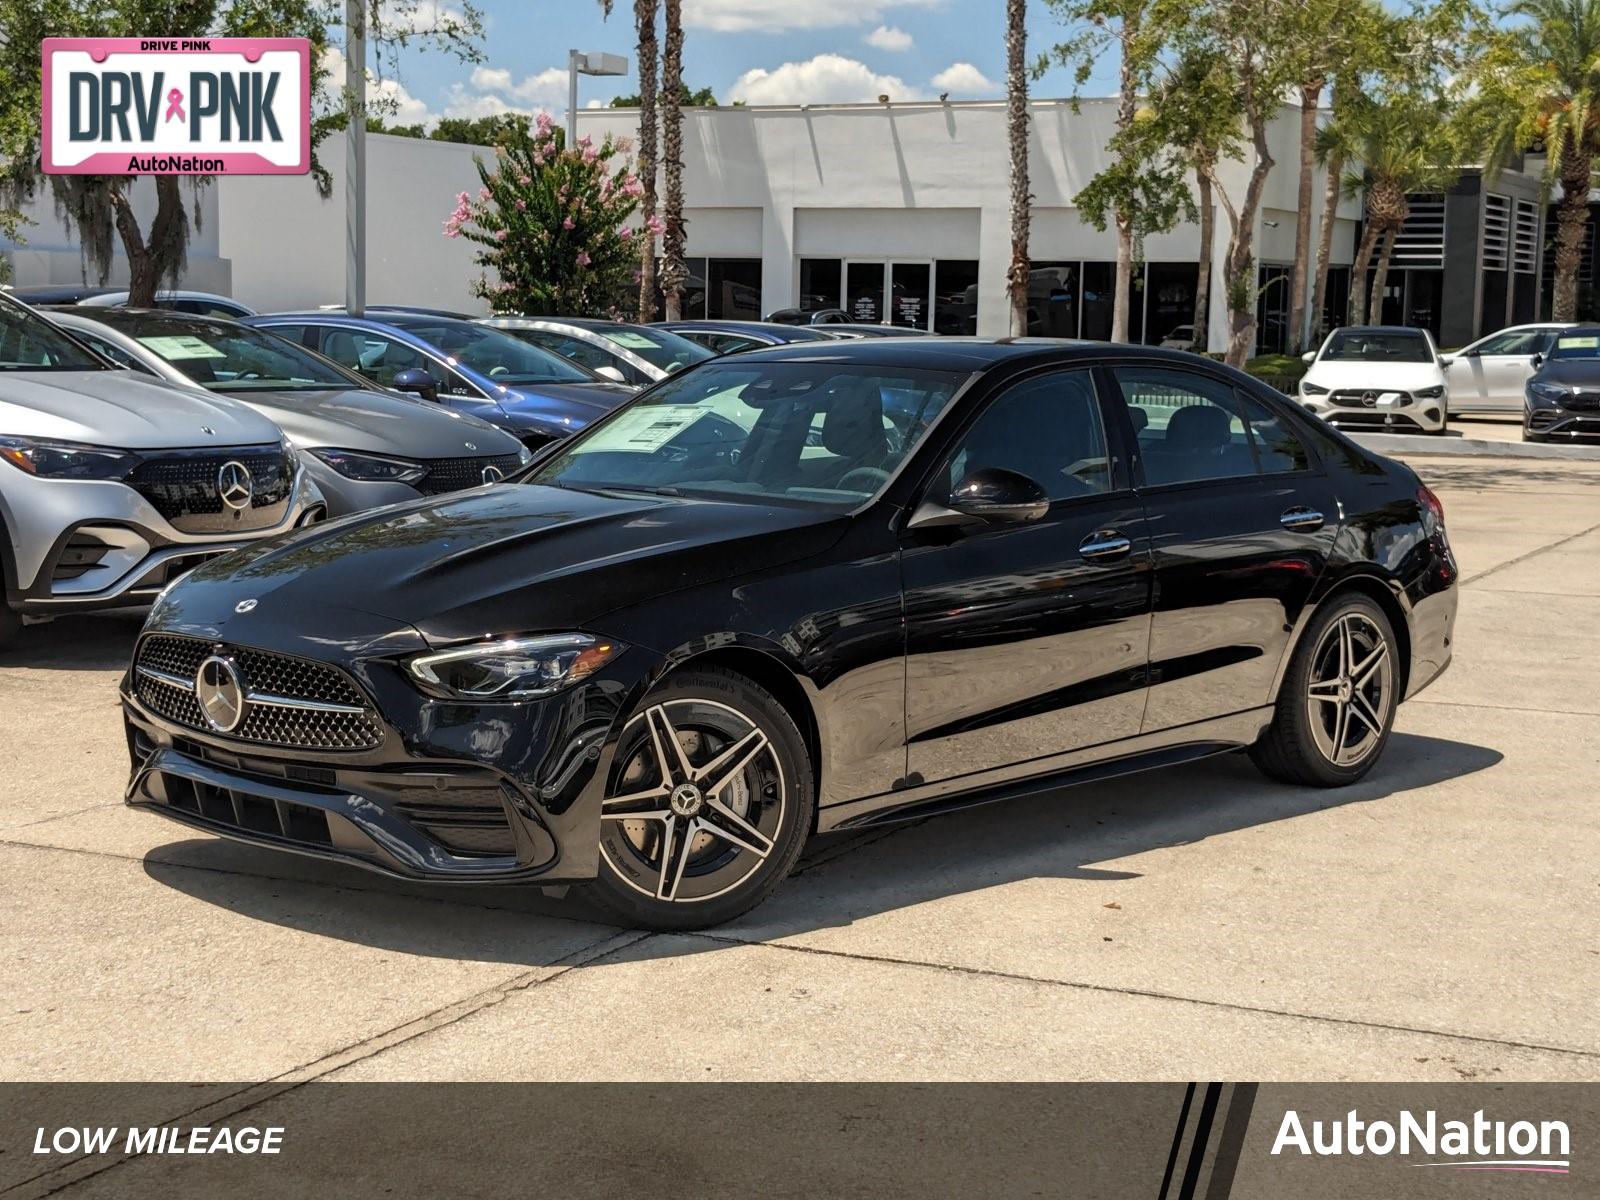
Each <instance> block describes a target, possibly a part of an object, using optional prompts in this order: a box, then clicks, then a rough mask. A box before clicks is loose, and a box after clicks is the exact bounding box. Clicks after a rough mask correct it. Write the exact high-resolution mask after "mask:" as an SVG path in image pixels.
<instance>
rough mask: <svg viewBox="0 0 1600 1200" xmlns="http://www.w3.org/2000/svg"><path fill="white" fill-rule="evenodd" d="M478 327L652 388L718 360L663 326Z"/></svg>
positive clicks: (524, 322) (506, 321)
mask: <svg viewBox="0 0 1600 1200" xmlns="http://www.w3.org/2000/svg"><path fill="white" fill-rule="evenodd" d="M479 324H481V325H487V326H489V327H490V328H491V329H499V330H502V331H504V332H505V333H509V334H510V335H511V336H512V337H516V338H521V339H522V340H523V341H525V342H528V343H530V344H532V345H535V346H539V347H542V348H543V349H545V350H549V351H551V352H552V353H554V354H559V355H561V357H562V358H566V359H570V360H571V361H573V362H575V363H577V364H578V365H579V366H581V367H583V368H585V369H586V370H589V371H593V372H594V373H595V374H596V375H599V376H601V377H603V378H606V379H611V380H614V381H615V382H617V383H626V384H630V385H632V386H633V387H649V386H650V385H651V384H652V383H656V382H659V381H660V380H662V379H665V378H666V377H667V376H668V375H671V374H672V373H673V372H675V371H681V370H683V369H684V368H685V367H692V366H694V365H695V363H698V362H704V361H705V360H706V359H708V358H715V357H716V353H715V352H714V351H712V350H708V349H707V348H706V347H705V346H702V345H701V344H700V343H698V342H692V341H690V340H689V339H688V338H685V337H679V336H678V335H677V334H675V333H673V332H671V331H670V330H667V329H663V328H661V327H660V326H659V325H630V324H626V323H624V322H621V321H602V320H599V319H597V318H588V317H521V316H501V317H483V318H481V319H480V321H479Z"/></svg>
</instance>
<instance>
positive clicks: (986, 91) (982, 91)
mask: <svg viewBox="0 0 1600 1200" xmlns="http://www.w3.org/2000/svg"><path fill="white" fill-rule="evenodd" d="M932 82H933V86H934V87H936V88H938V89H939V90H940V91H941V92H951V93H954V94H955V97H956V99H958V100H959V99H962V98H963V97H966V96H994V95H997V94H998V93H999V92H1000V91H1001V90H1002V89H1001V87H1000V85H999V84H998V83H996V82H995V81H994V80H992V79H990V78H989V77H988V76H987V75H985V74H984V73H983V72H982V71H980V70H978V68H977V67H975V66H973V65H972V64H971V63H964V62H958V63H951V64H950V65H949V66H948V67H946V68H945V69H944V70H942V71H940V72H939V73H938V74H937V75H935V76H934V77H933V81H932Z"/></svg>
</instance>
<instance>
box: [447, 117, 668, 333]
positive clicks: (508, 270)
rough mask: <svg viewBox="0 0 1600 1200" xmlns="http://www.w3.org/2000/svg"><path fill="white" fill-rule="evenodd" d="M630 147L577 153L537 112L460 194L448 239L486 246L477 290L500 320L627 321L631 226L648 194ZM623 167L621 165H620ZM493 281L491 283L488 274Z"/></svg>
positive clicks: (633, 247) (633, 254)
mask: <svg viewBox="0 0 1600 1200" xmlns="http://www.w3.org/2000/svg"><path fill="white" fill-rule="evenodd" d="M627 150H628V146H627V144H626V142H624V141H619V140H616V139H613V138H610V137H608V138H606V140H605V141H604V142H602V143H601V144H600V145H598V146H596V145H595V144H594V143H593V141H592V140H591V139H590V138H588V137H583V138H580V139H579V141H578V144H577V145H576V146H574V147H572V148H571V149H568V148H567V146H566V134H565V132H564V131H563V130H561V129H559V128H557V126H556V125H555V123H554V122H553V121H551V119H550V115H549V114H548V113H540V114H539V119H538V122H537V124H536V125H535V126H534V127H533V128H532V129H529V128H528V127H527V126H526V125H521V126H514V127H512V128H511V129H510V130H509V131H508V132H507V133H506V135H505V136H504V138H503V139H502V140H501V141H500V142H498V143H497V144H496V145H495V153H494V159H493V161H492V162H489V161H486V160H484V159H483V158H479V159H477V160H476V161H477V167H478V179H479V182H480V183H481V184H482V186H481V187H480V188H479V190H478V194H477V196H476V197H473V196H471V195H469V194H468V193H466V192H462V193H461V194H460V195H458V196H457V197H456V207H455V210H454V211H453V212H452V213H451V214H450V215H449V217H447V218H446V219H445V223H444V235H445V236H446V237H450V238H454V237H462V238H466V239H467V240H468V241H469V242H473V243H475V244H477V245H478V246H480V247H482V249H480V250H479V251H477V253H476V254H475V255H474V260H475V261H476V262H477V263H478V265H479V266H481V267H483V268H484V274H483V275H482V276H481V277H479V278H478V279H477V280H476V281H475V282H474V283H473V292H474V294H475V295H478V296H482V297H483V298H484V299H485V300H487V301H488V302H489V306H490V307H491V308H492V309H493V310H494V311H495V312H518V313H530V314H540V315H546V316H548V315H565V316H597V317H600V316H620V315H622V314H623V313H624V312H626V311H628V310H630V309H631V307H632V300H633V278H634V271H635V267H636V264H637V263H638V246H637V241H638V238H637V236H636V235H635V233H634V231H633V230H632V229H631V228H630V227H629V225H628V222H629V220H630V219H631V218H632V217H633V215H634V213H635V212H636V211H637V210H638V207H639V196H640V194H641V193H642V191H643V189H642V188H641V186H640V184H639V180H638V178H637V177H636V176H635V175H634V174H633V173H632V171H630V170H629V169H628V164H627V162H626V159H625V157H624V156H625V154H626V152H627ZM619 160H620V161H619ZM491 272H492V273H493V278H490V273H491Z"/></svg>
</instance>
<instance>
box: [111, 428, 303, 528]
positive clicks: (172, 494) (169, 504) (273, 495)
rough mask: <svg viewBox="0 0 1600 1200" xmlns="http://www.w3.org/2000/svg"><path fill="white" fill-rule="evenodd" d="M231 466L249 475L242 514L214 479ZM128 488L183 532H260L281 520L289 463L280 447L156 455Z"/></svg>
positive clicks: (289, 479) (290, 483) (291, 484)
mask: <svg viewBox="0 0 1600 1200" xmlns="http://www.w3.org/2000/svg"><path fill="white" fill-rule="evenodd" d="M232 462H236V463H239V464H240V465H241V466H243V467H244V468H245V469H246V470H247V471H249V472H250V480H251V489H252V490H251V496H250V501H249V504H248V505H247V506H246V507H244V508H243V509H234V508H231V507H229V506H228V505H227V504H224V503H223V500H222V491H221V488H220V487H219V486H218V481H217V476H218V475H219V473H220V472H221V471H222V468H223V467H224V466H226V465H227V464H228V463H232ZM127 484H128V486H129V487H131V488H133V489H134V491H136V492H138V493H139V494H140V495H141V496H143V497H144V498H145V499H146V500H148V501H150V503H151V505H152V506H153V507H154V508H155V510H156V511H157V512H159V513H160V514H161V515H162V516H163V517H164V518H166V519H167V520H168V521H170V522H171V523H172V526H173V528H175V529H181V530H183V531H184V532H185V533H227V532H231V531H235V530H241V529H265V528H268V527H270V526H273V525H276V524H278V523H279V522H280V521H282V520H283V518H284V514H285V512H286V510H287V508H288V504H289V493H290V492H291V491H292V490H293V488H294V460H293V459H292V458H291V457H290V456H289V455H288V454H287V453H286V452H285V451H284V448H283V447H282V446H241V447H236V448H234V449H231V450H210V449H207V450H176V451H166V452H158V453H156V454H154V455H152V456H150V457H147V458H145V459H144V461H143V462H141V463H140V464H139V465H138V466H137V467H135V468H134V469H133V472H132V473H131V474H130V475H129V476H128V478H127Z"/></svg>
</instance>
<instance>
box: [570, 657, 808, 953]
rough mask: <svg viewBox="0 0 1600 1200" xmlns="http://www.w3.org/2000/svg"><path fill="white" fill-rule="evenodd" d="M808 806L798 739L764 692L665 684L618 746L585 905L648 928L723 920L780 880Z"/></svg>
mask: <svg viewBox="0 0 1600 1200" xmlns="http://www.w3.org/2000/svg"><path fill="white" fill-rule="evenodd" d="M814 803H815V801H814V798H813V783H812V772H811V764H810V761H809V759H808V757H807V755H806V753H805V746H804V743H803V741H802V740H801V737H800V732H799V730H798V729H796V728H795V724H794V721H793V719H792V718H791V717H790V716H789V714H788V712H786V711H785V710H784V708H783V706H782V705H781V704H779V703H778V702H777V700H775V699H774V698H773V697H772V696H771V695H770V694H769V693H768V692H767V691H766V690H765V689H763V688H761V687H759V686H758V685H756V684H755V683H753V682H752V681H750V680H748V679H745V678H743V677H742V676H739V675H736V674H733V673H732V672H728V671H722V670H718V669H710V670H701V671H688V672H684V673H683V674H681V675H673V676H669V677H668V678H667V680H666V681H665V682H663V683H662V684H661V685H660V686H659V687H658V688H657V689H656V690H655V691H654V692H652V693H651V695H650V696H649V697H648V698H647V699H646V701H645V704H644V707H643V709H642V710H641V711H640V712H639V713H638V714H636V715H635V716H634V717H633V719H632V720H630V721H629V722H628V724H627V725H626V726H625V727H624V729H623V731H622V736H621V738H620V739H619V740H618V744H617V753H616V756H615V758H614V760H613V767H612V772H611V781H610V786H609V788H608V789H607V794H606V799H605V800H604V801H603V803H602V806H601V813H600V817H601V822H600V824H601V828H600V871H599V876H598V878H597V879H596V880H595V882H594V884H593V885H591V888H590V891H591V894H592V896H593V899H594V900H595V901H596V903H598V904H599V905H600V906H601V907H603V908H605V909H607V910H608V911H610V912H612V913H614V914H616V915H617V916H619V917H621V918H623V919H624V920H625V921H626V922H627V923H628V924H631V925H636V926H640V927H643V928H648V929H664V930H672V929H699V928H704V927H706V926H710V925H717V924H720V923H721V922H723V921H728V920H732V919H733V918H734V917H736V916H738V915H739V914H741V913H743V912H747V911H748V910H749V909H751V908H754V907H755V906H756V905H757V904H758V903H760V902H761V901H762V900H764V899H765V898H766V897H767V896H768V895H769V894H770V893H771V892H772V891H773V889H774V888H776V887H777V886H778V884H779V883H781V882H782V881H783V879H784V877H785V876H787V875H788V873H789V871H790V869H791V868H792V867H793V866H794V862H795V859H796V858H798V857H799V854H800V849H801V846H802V845H803V843H804V841H805V835H806V833H807V832H809V830H810V828H811V818H812V812H813V807H814Z"/></svg>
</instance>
